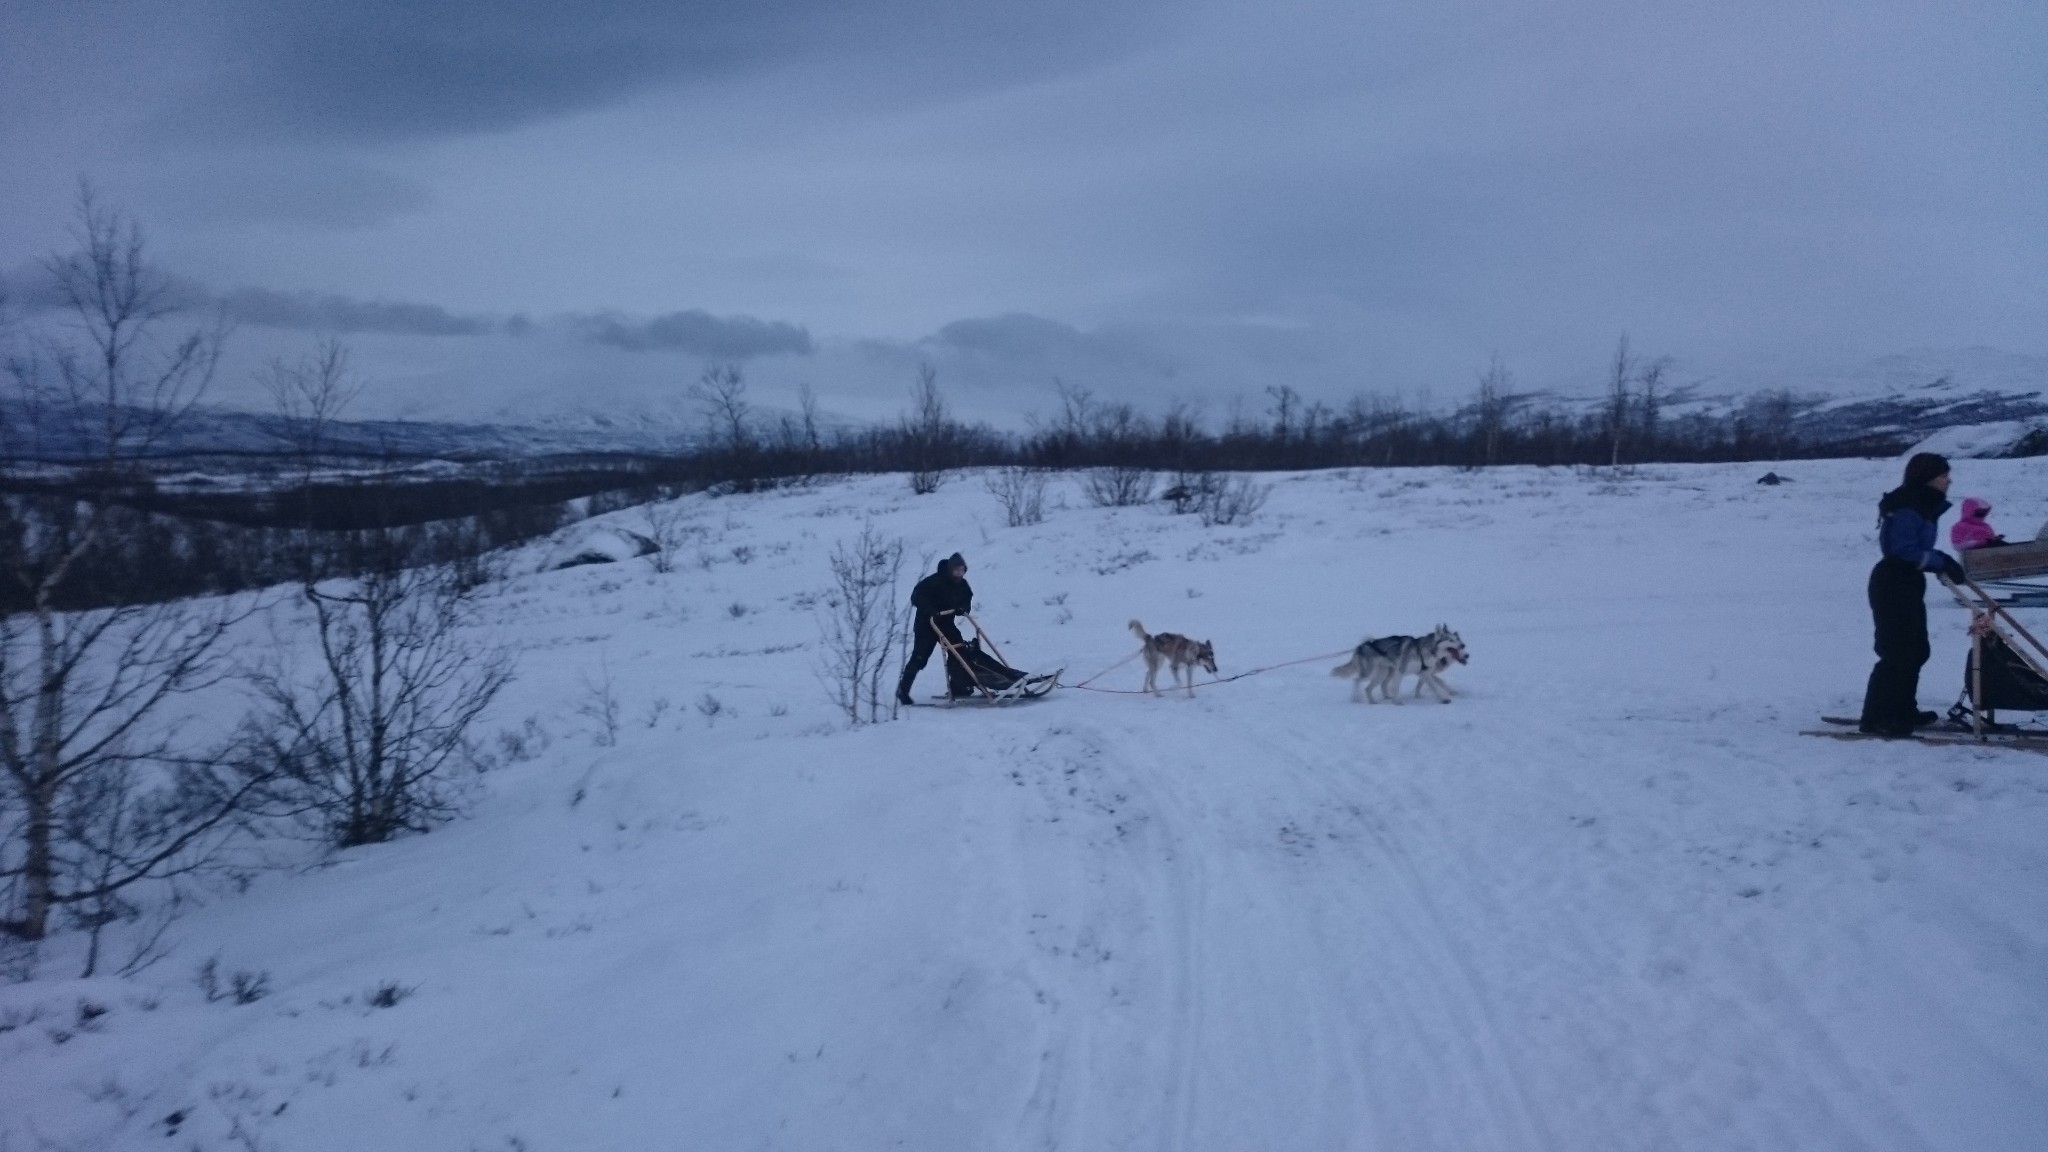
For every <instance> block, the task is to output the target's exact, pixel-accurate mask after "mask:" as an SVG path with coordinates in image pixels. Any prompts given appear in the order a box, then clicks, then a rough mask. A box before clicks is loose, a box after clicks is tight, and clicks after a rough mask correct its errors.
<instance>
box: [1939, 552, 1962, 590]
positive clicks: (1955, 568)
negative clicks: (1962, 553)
mask: <svg viewBox="0 0 2048 1152" xmlns="http://www.w3.org/2000/svg"><path fill="white" fill-rule="evenodd" d="M1941 560H1942V564H1941V574H1942V575H1943V576H1946V577H1947V578H1948V579H1950V580H1952V581H1954V582H1955V583H1957V584H1961V583H1962V582H1963V581H1964V580H1967V579H1968V578H1969V577H1967V576H1965V575H1964V574H1963V563H1962V561H1960V560H1957V559H1956V558H1955V557H1953V556H1947V555H1944V556H1943V557H1942V558H1941Z"/></svg>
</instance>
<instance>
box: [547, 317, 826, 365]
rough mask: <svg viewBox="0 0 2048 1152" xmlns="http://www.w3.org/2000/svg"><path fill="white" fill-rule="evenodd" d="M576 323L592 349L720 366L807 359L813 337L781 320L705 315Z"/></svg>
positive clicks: (593, 319) (578, 320) (591, 319)
mask: <svg viewBox="0 0 2048 1152" xmlns="http://www.w3.org/2000/svg"><path fill="white" fill-rule="evenodd" d="M571 323H572V324H573V325H574V326H575V328H576V330H577V332H578V334H579V335H581V336H582V338H583V339H584V340H586V341H588V342H589V343H592V344H603V345H606V346H608V347H612V348H622V349H624V350H626V351H628V352H687V353H690V354H691V355H695V356H708V357H712V358H714V359H719V360H745V359H749V358H751V357H754V356H772V355H774V354H776V353H778V352H783V353H792V354H795V355H798V356H808V355H809V354H810V353H811V350H812V345H811V334H810V333H809V332H807V331H805V330H804V329H803V328H801V327H799V326H797V325H795V324H789V323H785V322H783V321H780V320H757V319H755V318H754V317H752V316H713V315H712V314H711V313H709V312H705V311H703V310H701V309H696V308H692V309H688V310H686V311H682V312H670V313H667V314H666V315H662V316H656V317H653V318H652V319H647V320H633V319H628V318H627V317H624V316H620V315H617V314H606V315H602V316H580V317H576V318H574V319H573V320H572V321H571Z"/></svg>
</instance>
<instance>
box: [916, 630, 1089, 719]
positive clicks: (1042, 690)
mask: <svg viewBox="0 0 2048 1152" xmlns="http://www.w3.org/2000/svg"><path fill="white" fill-rule="evenodd" d="M959 615H961V616H963V617H965V618H966V620H967V622H968V623H969V624H972V625H974V638H975V639H976V640H985V641H987V642H988V648H989V653H990V654H991V655H993V656H994V657H995V658H996V659H997V660H998V661H1000V662H1001V663H1002V664H1004V665H1005V666H1011V665H1010V661H1009V660H1008V658H1006V657H1005V656H1004V655H1003V650H1002V649H1001V648H999V647H997V646H996V638H995V637H993V636H991V635H989V634H988V629H986V628H983V627H982V626H981V621H979V620H976V619H975V618H974V615H973V614H972V613H970V612H962V613H960V614H959ZM931 624H932V633H933V634H934V635H936V636H937V637H938V638H939V647H941V648H944V649H945V650H946V658H947V659H949V660H958V661H959V662H960V670H961V671H962V672H965V673H967V678H968V679H969V680H972V681H973V682H974V688H975V691H977V692H980V693H981V695H982V699H984V700H986V701H987V702H988V703H990V704H1010V703H1014V702H1016V701H1018V700H1036V699H1038V698H1039V697H1041V696H1044V695H1046V694H1047V693H1049V692H1051V691H1052V690H1053V689H1055V688H1057V687H1059V686H1060V674H1059V672H1050V673H1042V674H1040V675H1036V676H1032V675H1025V676H1020V677H1018V678H1017V682H1016V683H1015V684H1012V685H1010V686H1009V687H1008V688H1004V689H1002V690H1001V691H997V690H995V689H992V688H990V687H989V686H988V685H986V684H983V683H982V682H981V677H979V676H976V675H975V674H974V665H972V664H970V663H968V662H967V657H965V656H962V655H961V654H960V649H959V648H958V647H956V646H955V645H954V644H953V642H952V641H951V640H948V639H946V633H945V630H944V629H942V628H940V627H939V621H938V619H937V618H936V617H934V618H933V619H932V622H931ZM946 679H947V691H946V703H947V705H948V706H951V705H953V704H957V703H959V702H960V700H962V699H971V697H956V696H954V695H953V692H952V677H950V676H949V677H947V678H946Z"/></svg>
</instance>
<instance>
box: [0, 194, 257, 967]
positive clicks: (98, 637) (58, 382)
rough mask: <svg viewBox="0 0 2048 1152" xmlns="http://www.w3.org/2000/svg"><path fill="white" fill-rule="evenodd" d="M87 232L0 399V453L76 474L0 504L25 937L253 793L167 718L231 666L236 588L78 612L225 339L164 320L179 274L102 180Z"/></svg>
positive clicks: (18, 883)
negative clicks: (0, 416) (98, 560)
mask: <svg viewBox="0 0 2048 1152" xmlns="http://www.w3.org/2000/svg"><path fill="white" fill-rule="evenodd" d="M74 238H75V240H76V248H75V249H74V250H73V251H71V252H70V253H68V254H64V255H60V256H56V257H53V258H52V259H50V260H49V261H48V262H47V263H46V264H45V266H44V270H45V272H46V273H47V274H48V276H49V279H50V282H51V284H52V286H53V288H54V289H55V292H56V294H57V297H58V299H59V300H61V301H62V303H63V307H62V312H61V315H62V316H63V317H64V320H65V324H64V326H63V328H62V329H61V330H60V331H58V332H56V333H53V334H50V335H48V336H47V338H46V339H44V340H43V341H42V342H41V343H40V344H39V345H38V346H37V347H35V348H33V349H31V350H29V351H27V352H24V353H21V354H18V355H16V356H15V357H13V358H12V359H11V360H10V362H9V365H8V372H7V376H6V380H5V385H4V395H0V410H4V411H5V412H6V414H7V415H6V420H5V427H4V429H0V435H4V442H0V461H20V460H22V459H23V458H24V457H31V458H33V457H41V458H43V459H45V460H55V461H62V462H63V463H65V464H67V465H68V466H69V472H70V476H69V478H68V480H67V481H66V482H65V483H64V484H62V485H61V486H58V487H56V488H54V489H51V490H48V491H46V492H43V493H37V492H35V491H34V490H33V489H31V490H29V491H27V492H16V493H13V494H10V495H8V496H6V497H5V498H4V499H0V881H4V883H5V885H6V887H5V892H4V899H5V914H4V919H0V924H4V927H5V929H6V930H7V931H8V932H10V933H12V934H14V935H16V936H19V937H23V938H26V939H29V940H39V939H41V938H43V937H44V936H45V935H46V934H47V933H48V932H49V930H50V917H51V915H52V913H53V912H54V911H56V910H58V909H63V908H70V909H73V910H79V911H81V914H82V915H84V916H86V917H87V918H90V917H91V916H92V915H107V914H110V913H111V912H112V911H113V910H116V909H117V908H118V907H119V906H118V904H117V903H116V899H117V896H118V894H119V893H120V892H122V891H123V890H125V889H127V888H129V887H130V886H132V885H134V884H137V883H140V882H142V881H145V880H150V879H160V878H163V877H166V876H171V875H176V874H179V873H181V872H184V871H188V870H190V869H192V868H196V867H199V866H201V865H202V864H203V863H204V862H205V860H206V859H207V858H208V856H209V854H210V852H211V850H212V849H213V848H215V847H217V846H218V844H219V838H220V836H222V835H224V834H225V832H226V831H227V829H228V828H229V827H231V821H232V818H233V817H234V815H235V814H236V812H237V811H238V810H239V805H240V804H241V802H242V801H243V800H244V799H245V798H246V796H247V795H248V791H249V785H248V783H247V782H243V783H239V784H238V783H234V782H230V781H228V780H226V779H224V778H223V777H222V776H220V775H219V774H217V773H216V772H215V771H213V770H212V768H211V767H210V759H209V758H208V757H206V756H203V755H192V754H189V753H188V752H187V751H185V750H184V748H183V745H182V743H181V741H180V738H179V732H178V729H177V726H176V725H175V724H173V723H171V722H170V720H169V718H168V717H167V716H166V715H165V713H166V712H167V711H168V709H167V705H169V704H170V703H171V702H172V701H173V700H175V699H177V698H179V697H181V696H184V695H185V694H187V693H191V692H194V691H197V690H200V689H202V688H205V687H207V686H209V685H210V684H213V683H214V682H216V681H217V680H218V679H219V678H220V676H221V675H222V672H223V664H222V656H223V648H224V645H223V643H222V642H223V640H224V638H225V636H226V635H227V633H228V631H229V629H230V627H231V626H232V625H233V623H234V620H235V617H234V614H233V612H232V610H231V608H230V606H229V605H228V603H227V602H225V601H211V602H203V603H197V604H182V603H167V604H149V605H136V606H115V607H101V608H95V609H91V610H70V611H67V610H66V609H67V607H69V606H70V605H72V604H75V603H80V602H83V600H84V599H85V593H86V591H88V590H89V585H90V583H91V579H92V577H91V574H90V572H89V571H88V565H87V563H86V559H87V557H88V555H89V554H90V553H92V552H93V550H94V549H95V548H96V547H98V546H100V545H102V544H103V543H104V542H105V541H106V540H107V539H108V537H109V536H111V535H112V534H113V533H116V532H118V531H121V530H122V526H123V525H124V524H125V525H133V524H135V523H137V519H136V514H135V513H133V512H129V511H126V510H125V509H123V508H121V507H120V505H119V504H118V503H117V501H118V499H119V498H120V497H121V496H122V495H123V493H124V492H126V491H128V490H131V489H134V488H138V487H141V486H142V485H144V484H146V482H147V477H146V476H145V475H144V472H143V467H142V465H143V461H144V460H145V459H146V458H147V457H148V456H149V455H150V453H151V452H152V451H153V450H155V449H156V448H157V447H158V446H159V445H160V444H162V442H163V441H164V439H165V437H167V436H168V435H169V434H170V433H171V431H172V430H173V429H174V428H175V427H176V426H177V424H178V422H179V421H180V420H181V419H183V418H184V417H185V415H186V414H187V413H189V412H190V410H191V408H192V406H193V405H194V404H195V403H196V402H197V401H198V399H199V397H200V396H201V394H202V393H203V392H204V391H205V389H206V387H207V385H208V384H209V383H210V381H211V380H212V377H213V373H214V369H215V366H216V365H217V364H218V362H219V357H220V349H221V344H222V341H223V339H224V331H223V329H222V327H221V326H220V325H219V324H218V323H212V324H207V323H200V324H196V325H193V326H191V327H189V328H186V329H184V330H182V331H176V332H173V331H169V330H168V328H169V326H170V324H171V322H172V321H173V319H174V318H175V317H176V316H177V315H178V314H179V312H180V311H181V310H182V309H181V307H180V304H179V301H178V300H177V299H176V297H175V294H174V292H173V289H172V287H171V285H170V282H169V280H168V279H167V278H166V277H165V276H164V275H163V274H162V273H161V272H160V271H159V270H157V269H156V268H155V267H154V266H153V265H152V264H150V262H149V261H148V259H147V257H146V255H145V250H144V244H143V238H142V233H141V230H140V229H139V228H138V227H137V226H136V225H135V223H134V222H133V221H132V220H130V219H128V218H127V217H126V216H124V215H122V214H121V213H119V212H117V211H114V210H112V209H109V208H107V207H105V206H103V205H102V204H101V203H100V202H99V201H98V200H97V199H96V198H95V197H94V195H93V193H92V191H91V189H90V188H83V189H81V191H80V193H79V199H78V209H77V222H76V226H75V229H74ZM88 909H91V910H93V911H89V912H88V911H86V910H88Z"/></svg>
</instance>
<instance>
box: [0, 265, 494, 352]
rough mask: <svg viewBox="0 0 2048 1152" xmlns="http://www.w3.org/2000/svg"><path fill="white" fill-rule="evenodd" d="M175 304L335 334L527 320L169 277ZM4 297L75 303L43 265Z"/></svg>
mask: <svg viewBox="0 0 2048 1152" xmlns="http://www.w3.org/2000/svg"><path fill="white" fill-rule="evenodd" d="M163 283H164V286H165V287H166V288H167V289H168V291H169V297H168V298H169V300H170V302H171V303H172V304H173V305H174V306H175V307H177V308H180V309H183V310H185V311H187V312H218V313H220V315H221V316H223V317H225V318H226V319H228V320H230V321H232V322H234V323H236V324H253V325H256V326H258V327H261V328H282V329H288V330H295V331H303V332H323V333H332V334H335V335H343V336H346V335H355V334H359V333H366V334H375V335H382V336H483V335H487V334H489V333H492V332H498V331H504V332H509V333H512V334H515V335H517V334H519V332H520V329H519V328H518V327H517V325H519V324H521V323H524V322H525V321H524V318H523V317H514V318H513V319H512V320H511V321H505V322H500V321H498V320H496V319H493V318H491V317H488V316H465V315H460V314H457V313H454V312H450V311H449V310H448V309H446V308H443V307H441V306H440V305H439V304H416V303H408V302H403V301H392V300H357V299H353V298H351V297H348V296H339V295H335V294H333V293H323V292H280V291H277V290H276V289H272V288H237V289H235V290H233V291H231V292H215V291H213V290H212V289H210V288H208V287H206V286H205V285H203V284H200V283H198V282H196V281H193V280H190V279H187V278H186V277H183V276H179V275H176V274H169V273H167V274H164V279H163ZM0 296H4V297H5V299H6V301H7V306H8V307H9V308H10V309H12V310H14V311H15V312H17V313H19V314H23V315H34V314H47V313H51V312H61V311H63V310H64V309H66V308H68V307H69V302H68V301H67V300H66V298H65V296H64V294H63V293H62V292H61V291H60V290H59V289H58V287H57V282H56V280H55V279H54V278H53V277H52V276H51V275H50V272H49V268H48V267H47V266H46V265H44V264H42V263H40V262H30V263H26V264H22V265H20V266H18V267H16V268H14V269H12V270H10V271H8V272H6V273H0Z"/></svg>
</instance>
